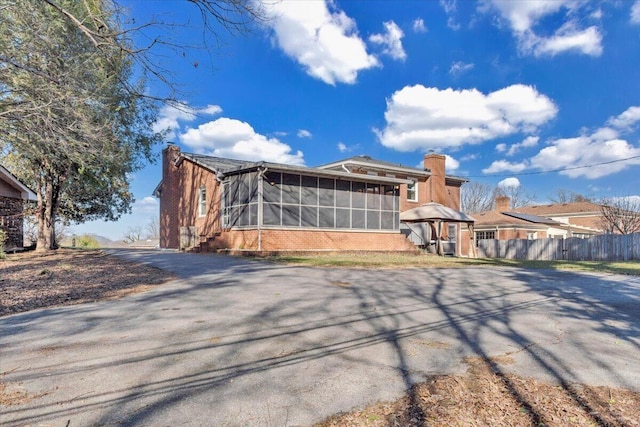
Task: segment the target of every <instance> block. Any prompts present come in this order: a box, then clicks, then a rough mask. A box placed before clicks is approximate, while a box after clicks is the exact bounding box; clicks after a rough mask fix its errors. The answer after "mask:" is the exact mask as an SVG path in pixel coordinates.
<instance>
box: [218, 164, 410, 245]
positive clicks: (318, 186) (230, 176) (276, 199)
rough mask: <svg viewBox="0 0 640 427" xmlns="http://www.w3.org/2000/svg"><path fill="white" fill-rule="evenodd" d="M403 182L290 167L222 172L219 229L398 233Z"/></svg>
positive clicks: (265, 167)
mask: <svg viewBox="0 0 640 427" xmlns="http://www.w3.org/2000/svg"><path fill="white" fill-rule="evenodd" d="M403 182H405V180H401V179H396V178H386V177H379V176H372V175H363V174H352V173H347V172H344V173H343V172H334V171H317V170H310V169H307V168H296V167H291V168H288V169H284V170H278V169H274V168H272V167H267V166H263V167H260V168H257V169H253V170H251V169H250V170H245V171H236V172H232V173H227V174H225V176H224V178H223V180H222V188H223V191H222V219H223V227H224V228H255V227H264V228H297V229H329V230H330V229H336V230H337V229H339V230H371V231H378V232H379V231H385V230H387V231H399V229H400V203H399V202H400V201H399V186H400V184H401V183H403Z"/></svg>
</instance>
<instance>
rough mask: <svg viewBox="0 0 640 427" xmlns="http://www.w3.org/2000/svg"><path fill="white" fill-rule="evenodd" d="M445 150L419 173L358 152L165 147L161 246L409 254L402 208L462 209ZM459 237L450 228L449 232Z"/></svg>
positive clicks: (428, 160)
mask: <svg viewBox="0 0 640 427" xmlns="http://www.w3.org/2000/svg"><path fill="white" fill-rule="evenodd" d="M444 161H445V158H444V156H441V155H437V154H429V155H426V156H425V157H424V167H425V168H424V169H418V168H413V167H409V166H403V165H398V164H393V163H388V162H383V161H379V160H374V159H371V158H370V157H365V156H359V157H352V158H350V159H346V160H342V161H339V162H335V163H331V164H327V165H323V166H320V167H316V168H310V167H304V166H292V165H284V164H276V163H268V162H250V161H240V160H231V159H224V158H219V157H211V156H204V155H198V154H190V153H182V152H181V151H180V149H179V147H177V146H174V145H171V146H169V147H167V148H166V149H165V150H163V166H162V167H163V170H162V181H161V182H160V184H159V185H158V187H156V190H155V191H154V194H155V195H156V196H157V197H159V199H160V247H161V248H181V249H182V248H189V247H198V246H200V247H201V248H203V249H232V250H241V249H244V250H253V251H286V250H297V251H304V250H312V251H313V250H378V251H414V250H415V245H414V244H413V243H412V242H411V241H409V240H408V239H407V238H406V237H405V234H403V233H401V230H400V228H401V224H400V220H399V217H400V212H401V211H403V210H406V209H409V208H412V207H415V206H419V205H420V204H422V203H426V202H430V201H435V202H438V203H441V204H443V205H446V206H449V207H451V208H453V209H459V206H460V186H461V185H462V183H464V182H465V180H464V179H461V178H456V177H451V176H446V175H445V171H444ZM451 233H456V234H457V233H458V228H457V226H456V228H455V229H452V230H451Z"/></svg>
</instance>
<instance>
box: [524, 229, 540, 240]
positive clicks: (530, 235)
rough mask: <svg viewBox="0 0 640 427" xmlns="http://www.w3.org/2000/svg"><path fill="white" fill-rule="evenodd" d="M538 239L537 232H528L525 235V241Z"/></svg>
mask: <svg viewBox="0 0 640 427" xmlns="http://www.w3.org/2000/svg"><path fill="white" fill-rule="evenodd" d="M537 238H538V232H537V231H529V232H528V233H527V240H536V239H537Z"/></svg>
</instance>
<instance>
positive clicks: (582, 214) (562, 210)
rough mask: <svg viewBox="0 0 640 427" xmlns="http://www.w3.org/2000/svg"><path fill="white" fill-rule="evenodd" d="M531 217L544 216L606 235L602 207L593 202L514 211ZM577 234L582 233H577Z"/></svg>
mask: <svg viewBox="0 0 640 427" xmlns="http://www.w3.org/2000/svg"><path fill="white" fill-rule="evenodd" d="M514 211H515V212H521V213H525V214H531V215H539V216H544V217H546V218H550V219H553V220H555V221H558V222H562V223H565V224H570V225H575V226H578V227H582V228H584V229H587V230H588V232H589V234H594V233H596V234H599V233H604V227H603V222H602V205H599V204H597V203H591V202H574V203H556V204H551V205H537V206H527V207H523V208H518V209H514ZM577 233H580V232H579V231H577Z"/></svg>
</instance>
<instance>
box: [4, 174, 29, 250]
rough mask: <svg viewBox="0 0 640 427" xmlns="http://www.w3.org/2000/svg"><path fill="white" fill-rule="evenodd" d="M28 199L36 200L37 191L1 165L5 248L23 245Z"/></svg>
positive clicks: (12, 248)
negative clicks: (25, 209)
mask: <svg viewBox="0 0 640 427" xmlns="http://www.w3.org/2000/svg"><path fill="white" fill-rule="evenodd" d="M28 200H36V195H35V193H34V192H33V191H31V190H30V189H29V188H28V187H27V186H26V185H24V184H23V183H22V182H20V181H19V180H18V178H16V177H15V176H13V174H12V173H11V172H9V171H8V170H7V169H6V168H4V167H3V166H1V165H0V229H1V230H2V231H4V232H5V234H6V238H7V240H6V241H5V242H4V247H5V250H14V249H17V248H22V247H23V244H24V241H23V238H24V237H23V234H24V204H25V202H26V201H28Z"/></svg>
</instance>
